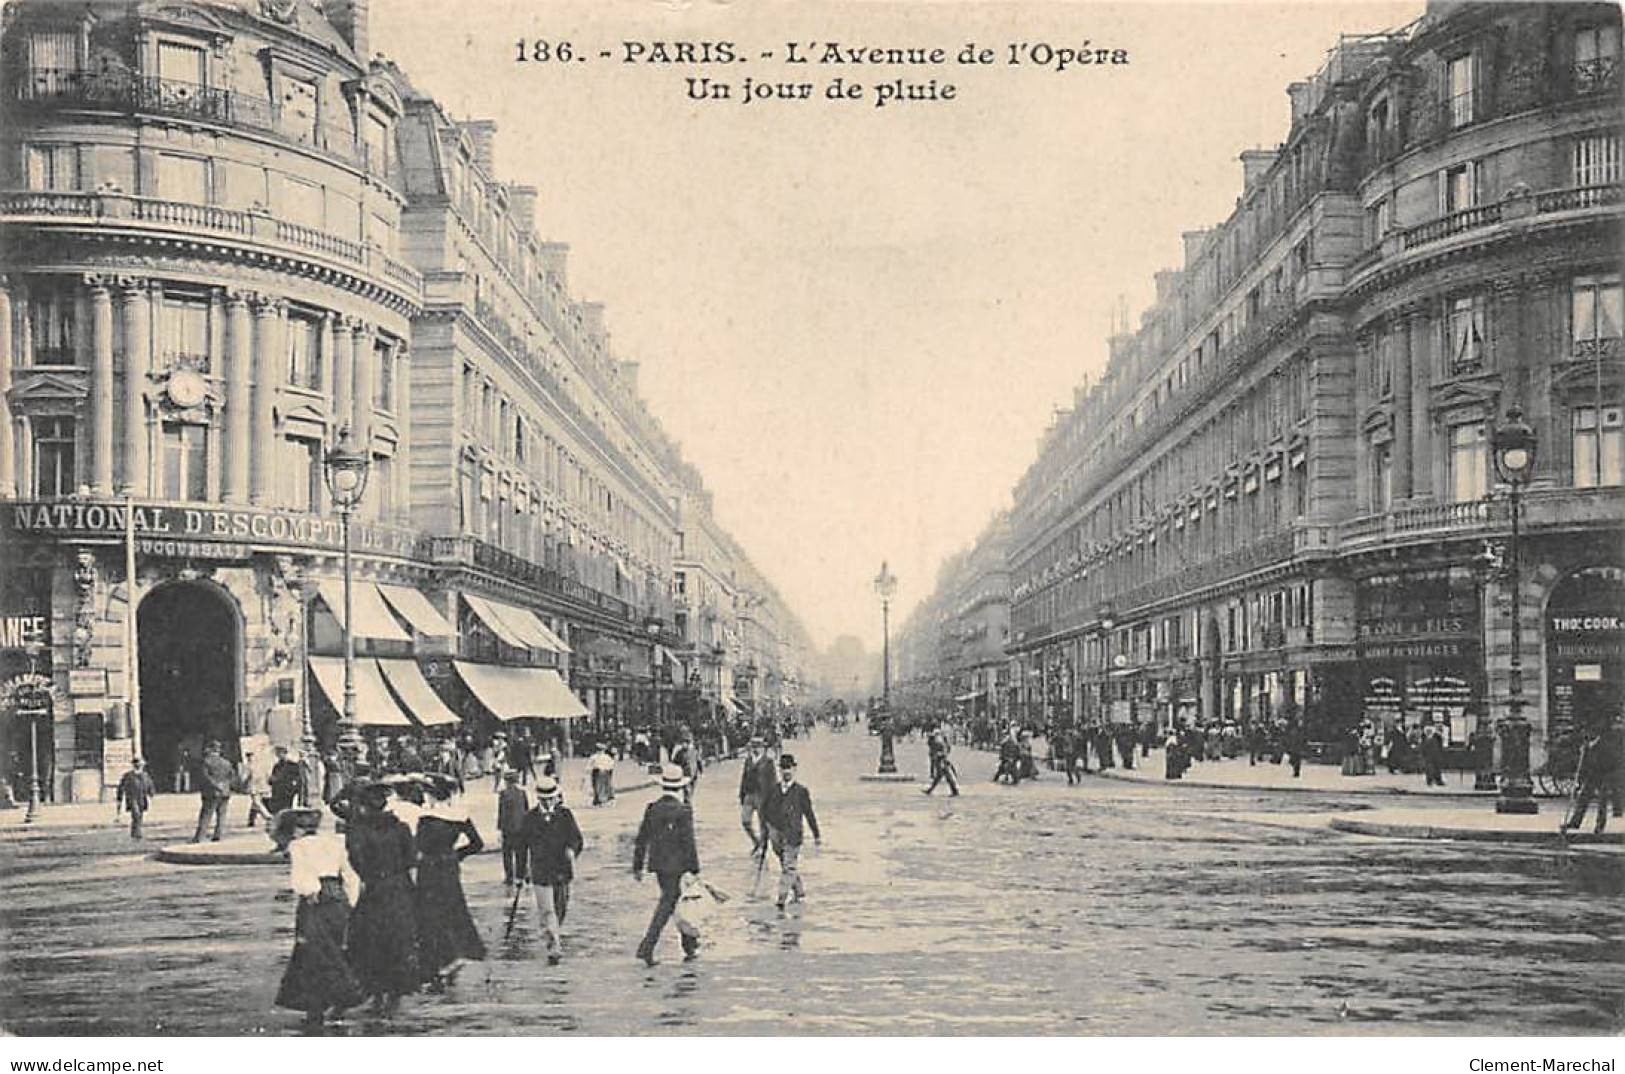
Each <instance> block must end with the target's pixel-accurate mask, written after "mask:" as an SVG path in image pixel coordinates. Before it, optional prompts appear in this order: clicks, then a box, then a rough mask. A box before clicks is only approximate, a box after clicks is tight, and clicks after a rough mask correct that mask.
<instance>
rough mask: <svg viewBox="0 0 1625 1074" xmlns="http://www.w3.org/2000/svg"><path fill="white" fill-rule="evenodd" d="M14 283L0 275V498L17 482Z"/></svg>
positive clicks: (13, 492) (12, 492)
mask: <svg viewBox="0 0 1625 1074" xmlns="http://www.w3.org/2000/svg"><path fill="white" fill-rule="evenodd" d="M13 360H14V358H13V355H12V350H11V281H10V280H9V279H7V278H6V277H5V276H0V497H6V498H10V497H14V496H16V495H17V487H18V486H19V485H20V484H22V483H23V482H21V481H19V480H18V479H17V460H16V459H15V458H14V457H13V455H14V451H13V441H12V435H13V432H12V428H11V403H10V402H9V401H8V400H9V398H10V392H11V366H12V362H13Z"/></svg>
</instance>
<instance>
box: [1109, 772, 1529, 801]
mask: <svg viewBox="0 0 1625 1074" xmlns="http://www.w3.org/2000/svg"><path fill="white" fill-rule="evenodd" d="M1093 774H1094V775H1098V776H1101V777H1103V778H1105V779H1115V780H1118V781H1120V782H1122V783H1140V784H1144V785H1146V786H1149V787H1200V788H1202V789H1203V790H1213V791H1272V792H1280V793H1282V794H1331V795H1349V794H1359V795H1369V796H1371V797H1376V798H1392V797H1409V798H1427V799H1430V800H1432V801H1444V802H1448V801H1452V800H1458V801H1465V802H1478V801H1483V800H1484V799H1486V798H1493V797H1495V796H1496V794H1498V793H1499V792H1498V791H1461V792H1459V793H1454V794H1433V793H1430V792H1428V791H1411V790H1406V789H1405V788H1403V787H1305V786H1291V785H1288V786H1282V787H1277V786H1274V785H1272V784H1264V783H1214V782H1212V781H1209V780H1200V779H1141V778H1140V777H1139V776H1125V775H1122V774H1121V773H1119V772H1118V770H1117V769H1115V768H1108V769H1107V770H1106V771H1104V772H1101V771H1099V770H1098V769H1097V770H1096V771H1095V772H1094V773H1093ZM1536 797H1541V796H1540V795H1536ZM1554 800H1555V799H1554Z"/></svg>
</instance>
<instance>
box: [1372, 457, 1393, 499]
mask: <svg viewBox="0 0 1625 1074" xmlns="http://www.w3.org/2000/svg"><path fill="white" fill-rule="evenodd" d="M1393 504H1394V453H1393V445H1391V444H1388V443H1382V444H1373V445H1372V446H1371V509H1372V511H1374V512H1377V513H1379V514H1385V513H1387V512H1388V511H1390V510H1392V509H1393Z"/></svg>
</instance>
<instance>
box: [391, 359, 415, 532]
mask: <svg viewBox="0 0 1625 1074" xmlns="http://www.w3.org/2000/svg"><path fill="white" fill-rule="evenodd" d="M390 360H391V361H392V362H394V363H395V428H396V435H395V504H396V511H397V512H399V514H400V515H401V516H402V518H406V517H408V516H410V514H411V508H412V474H411V469H412V456H411V444H412V363H411V359H410V358H409V356H408V353H407V350H406V348H405V347H404V346H401V345H399V344H397V345H396V347H395V349H394V351H393V353H392V354H391V356H390Z"/></svg>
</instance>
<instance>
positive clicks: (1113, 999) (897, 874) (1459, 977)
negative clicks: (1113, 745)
mask: <svg viewBox="0 0 1625 1074" xmlns="http://www.w3.org/2000/svg"><path fill="white" fill-rule="evenodd" d="M788 748H790V749H791V750H793V751H794V752H795V753H796V754H797V755H798V757H800V759H801V777H802V782H804V783H806V784H807V785H808V786H809V787H810V789H811V790H812V794H813V800H814V804H815V806H816V807H817V810H818V814H819V819H820V821H821V823H822V825H823V828H824V846H823V848H822V849H821V850H814V849H813V848H812V846H811V842H810V838H809V843H808V848H807V852H806V853H805V855H804V857H803V866H802V871H803V875H804V877H805V881H806V885H807V892H808V900H807V902H805V903H804V904H800V905H792V906H791V908H790V909H789V911H788V912H787V913H784V914H781V913H780V912H779V911H778V910H776V908H775V907H774V905H773V901H772V891H773V884H774V881H775V880H776V874H777V867H776V865H775V864H774V863H772V862H770V863H769V866H768V871H767V875H765V876H764V877H763V878H762V883H761V891H762V893H763V895H762V897H760V898H754V899H753V898H751V897H750V896H749V892H750V889H751V884H752V877H753V875H754V866H753V864H752V863H751V861H750V860H749V857H748V846H749V844H748V842H747V841H746V837H745V835H744V833H743V832H742V831H741V830H740V828H739V822H738V810H737V805H736V795H735V790H736V788H737V786H738V771H739V770H738V764H737V762H729V763H724V764H721V765H718V766H715V767H713V768H712V769H709V770H708V771H707V772H706V774H705V776H704V777H703V778H702V779H701V782H700V787H699V793H698V796H697V800H696V810H697V820H698V830H699V841H700V859H701V862H702V864H703V866H704V875H705V877H706V878H707V879H708V880H710V881H711V882H712V883H713V884H716V885H718V886H719V887H721V888H723V889H726V890H727V891H728V892H731V893H733V895H734V897H733V899H731V900H730V901H729V902H728V903H726V904H725V905H722V906H720V907H717V908H716V910H715V913H714V914H713V916H712V918H711V920H710V924H709V929H708V931H707V935H706V946H705V947H704V949H703V951H702V953H701V956H700V958H699V959H698V960H697V961H695V962H692V963H684V962H682V961H681V954H680V951H679V950H678V944H677V937H676V932H675V929H674V928H668V930H667V933H666V936H665V938H664V939H663V941H662V949H661V953H660V954H661V958H662V960H663V961H662V962H661V964H660V965H658V966H656V967H654V968H652V969H650V968H646V967H644V966H643V964H642V963H640V962H638V961H636V960H635V959H634V958H633V957H632V950H633V948H634V946H635V945H636V943H637V940H638V937H639V936H640V935H641V933H642V930H643V928H644V926H645V924H646V923H647V921H648V915H649V912H650V910H651V909H652V908H653V905H654V901H655V897H656V891H657V889H656V886H655V884H654V882H653V879H652V878H649V879H646V880H645V882H644V883H643V884H642V885H639V884H636V883H634V882H633V880H632V877H631V874H630V862H631V852H632V851H631V843H632V836H633V833H634V831H635V829H636V826H637V821H638V818H639V817H640V816H641V813H642V809H643V806H644V804H645V803H646V802H648V801H649V800H650V797H651V795H652V793H653V792H643V793H637V794H630V795H625V796H623V797H622V798H621V799H620V800H619V802H618V803H616V804H615V805H614V806H612V807H609V808H604V809H593V808H591V807H590V806H586V805H584V804H581V803H582V799H583V795H582V793H581V790H580V788H579V787H567V788H566V790H567V793H568V794H569V795H570V798H569V801H570V804H571V805H572V806H573V808H575V809H576V813H577V816H578V818H580V820H581V823H582V827H583V828H584V830H585V831H586V836H587V851H586V853H585V854H584V855H583V856H582V858H581V860H580V862H579V864H578V878H577V881H576V884H575V886H574V888H573V889H572V898H571V904H570V916H569V919H568V921H567V922H566V924H565V960H564V962H563V963H562V964H561V965H559V966H554V967H550V966H548V965H547V964H546V960H545V958H544V953H543V951H542V947H541V943H540V939H539V932H538V928H537V922H536V914H535V907H534V905H533V904H532V903H531V902H530V900H529V896H528V893H527V895H526V899H525V900H524V902H523V903H522V905H521V908H520V911H519V914H518V916H517V920H516V923H515V926H514V929H513V933H512V936H511V937H510V938H509V939H508V940H506V941H505V940H504V939H503V931H504V921H505V919H506V916H507V912H508V906H509V896H508V894H507V893H506V892H505V891H504V889H503V886H502V882H501V881H502V871H501V870H502V866H501V860H500V855H495V854H485V855H481V856H479V857H478V858H475V859H471V860H470V861H468V862H466V863H465V864H464V868H463V877H464V885H465V887H466V889H467V891H468V897H469V903H470V906H471V907H472V909H473V912H474V916H475V920H476V921H477V922H478V923H479V925H480V928H481V929H482V931H483V933H484V935H485V937H486V940H487V942H488V943H489V945H490V947H491V958H490V960H489V961H488V962H485V963H480V964H473V965H471V966H469V967H468V968H466V969H465V970H464V971H463V974H462V976H461V977H460V978H459V980H458V982H457V983H456V985H455V986H454V987H453V988H451V989H450V990H449V991H448V992H447V993H446V994H444V995H427V994H425V995H420V996H415V997H409V998H408V999H407V1000H406V1001H405V1002H404V1003H403V1005H402V1008H401V1011H400V1013H399V1014H397V1015H396V1016H395V1017H394V1018H393V1019H390V1020H387V1021H384V1020H379V1019H376V1018H373V1017H372V1016H370V1015H365V1014H361V1013H359V1012H357V1013H356V1014H354V1015H352V1016H351V1017H350V1018H349V1019H348V1020H347V1021H346V1022H345V1023H344V1024H342V1025H341V1026H340V1027H338V1028H336V1029H334V1030H332V1031H334V1032H341V1033H350V1034H365V1033H392V1034H515V1033H517V1034H543V1035H545V1034H549V1033H552V1032H569V1033H580V1034H593V1035H631V1034H670V1033H700V1034H707V1033H708V1034H733V1035H772V1034H784V1033H802V1034H829V1035H834V1034H887V1035H891V1034H924V1033H930V1034H958V1033H966V1034H968V1033H975V1034H1022V1035H1044V1034H1113V1035H1163V1034H1237V1035H1278V1034H1304V1033H1310V1034H1313V1033H1326V1034H1330V1033H1337V1034H1350V1033H1383V1034H1396V1033H1397V1034H1404V1033H1424V1034H1491V1035H1494V1034H1519V1035H1526V1034H1537V1035H1538V1034H1559V1033H1617V1032H1619V1031H1620V1030H1621V1029H1625V898H1621V897H1620V896H1621V895H1622V894H1625V856H1622V855H1620V854H1618V853H1615V852H1608V851H1602V850H1596V851H1592V850H1586V849H1584V848H1573V849H1563V848H1557V847H1554V848H1541V847H1514V846H1497V845H1490V844H1483V843H1439V842H1403V841H1388V840H1378V839H1369V838H1363V837H1358V836H1348V835H1340V834H1337V833H1333V832H1328V831H1319V830H1303V829H1302V828H1298V829H1294V828H1291V827H1285V826H1275V825H1272V824H1269V823H1267V821H1268V815H1269V814H1271V813H1279V814H1283V815H1284V814H1302V813H1305V812H1309V811H1313V810H1325V809H1338V810H1346V809H1349V808H1357V807H1358V803H1354V802H1351V801H1349V800H1348V799H1335V798H1331V797H1322V796H1310V795H1288V794H1280V793H1271V792H1243V791H1217V790H1200V789H1195V788H1183V787H1163V786H1155V785H1153V786H1139V785H1134V784H1129V783H1124V782H1120V781H1109V780H1102V779H1098V778H1093V779H1090V780H1089V781H1087V782H1086V783H1085V784H1084V786H1082V787H1079V788H1069V787H1067V786H1066V781H1065V779H1064V778H1063V777H1061V776H1059V775H1056V774H1050V773H1046V775H1045V776H1044V778H1043V779H1041V780H1040V781H1039V782H1037V783H1036V784H1027V785H1023V786H1021V787H1018V788H1009V787H1004V786H995V785H993V784H991V783H989V782H988V776H989V775H990V774H991V772H992V769H993V767H994V763H993V759H992V758H991V756H989V755H987V754H979V753H974V752H972V751H969V750H966V749H964V748H960V749H958V750H956V751H955V760H956V762H957V764H958V766H959V768H960V769H961V771H962V772H963V773H964V775H965V776H966V777H967V778H968V785H967V787H966V788H965V790H966V793H965V794H964V795H963V796H961V797H959V798H953V799H950V798H946V797H941V795H942V794H943V792H944V788H939V790H938V795H939V796H937V797H931V798H927V797H925V796H924V795H922V794H920V792H919V788H920V786H922V784H912V785H911V784H896V783H871V782H862V781H859V780H858V778H857V776H858V775H859V774H861V773H867V772H870V771H872V770H873V763H874V758H875V755H876V752H877V747H876V740H875V739H872V738H868V737H866V736H865V735H864V734H863V733H862V731H861V729H859V730H854V731H849V732H847V733H845V734H840V735H832V734H830V733H828V732H826V731H820V732H819V733H818V735H817V736H816V737H815V738H814V739H812V740H811V741H808V740H806V739H802V740H795V741H792V742H791V743H789V744H788ZM924 753H925V751H924V747H923V745H921V744H919V743H900V744H899V761H900V766H901V767H903V768H904V769H908V770H912V771H915V772H917V773H918V772H923V771H924V769H925V757H924ZM476 801H477V803H479V805H478V809H477V811H476V814H475V821H476V822H477V823H478V824H479V826H480V829H481V831H482V833H483V834H485V836H486V837H487V839H488V841H491V842H494V841H495V832H494V824H493V823H492V821H493V818H492V817H490V816H485V815H483V810H484V803H485V802H486V801H487V799H483V798H482V799H477V800H476ZM1384 804H1385V806H1393V805H1396V804H1404V803H1396V802H1385V803H1384ZM1421 804H1423V803H1418V805H1421ZM1485 808H1486V809H1488V808H1490V806H1489V804H1488V803H1485ZM1549 808H1551V807H1549ZM235 812H236V810H235V809H234V813H235ZM1553 823H1554V824H1555V823H1556V821H1555V818H1554V821H1553ZM156 834H158V835H160V836H163V837H166V838H174V837H175V836H177V835H179V834H180V833H179V831H178V829H169V830H162V831H160V832H158V833H156ZM129 848H130V844H129V842H128V840H126V839H123V838H121V837H120V836H119V834H118V832H117V830H115V829H112V828H107V829H101V830H97V831H94V832H87V831H83V830H74V831H67V830H51V829H35V830H30V831H27V832H26V833H19V832H18V831H17V830H15V829H13V830H11V831H8V832H5V833H3V834H0V948H3V954H0V973H3V977H0V979H3V981H4V984H3V985H0V1027H3V1028H4V1030H6V1031H9V1032H12V1033H18V1034H27V1035H36V1034H68V1035H73V1034H157V1033H165V1034H273V1035H288V1034H296V1033H298V1032H300V1025H299V1021H300V1016H299V1015H298V1014H296V1013H295V1012H291V1011H280V1010H277V1009H275V1008H273V1007H272V1005H271V999H272V996H273V994H274V992H275V990H276V985H277V981H278V979H279V977H280V974H281V971H282V966H283V963H284V962H285V960H286V958H287V955H288V951H289V949H290V947H291V944H292V935H293V918H294V901H293V897H292V895H291V894H290V893H289V892H288V891H287V873H286V870H285V869H283V868H280V867H268V866H258V867H251V866H236V867H231V866H175V865H165V864H162V863H159V862H157V861H154V860H152V859H151V858H150V857H147V856H145V855H144V854H138V853H132V852H131V850H130V849H129ZM150 849H152V844H149V847H148V850H149V851H150Z"/></svg>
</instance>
